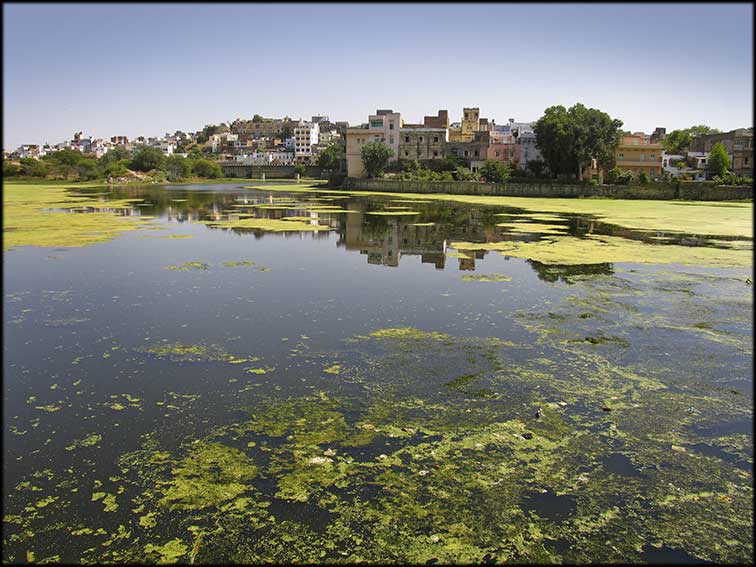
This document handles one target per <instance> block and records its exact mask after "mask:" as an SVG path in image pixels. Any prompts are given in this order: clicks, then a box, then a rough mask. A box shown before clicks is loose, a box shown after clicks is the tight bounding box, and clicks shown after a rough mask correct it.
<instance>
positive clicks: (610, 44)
mask: <svg viewBox="0 0 756 567" xmlns="http://www.w3.org/2000/svg"><path fill="white" fill-rule="evenodd" d="M3 12H4V14H3V16H4V17H3V32H4V33H3V48H4V49H3V63H4V65H3V72H4V76H3V79H4V80H3V99H4V105H3V147H4V148H5V149H12V148H15V147H16V146H18V145H19V144H21V143H43V142H50V143H57V142H60V141H62V140H64V139H70V138H71V136H72V135H73V133H74V132H75V131H79V130H82V131H83V132H84V134H85V135H86V134H92V135H95V136H97V137H110V136H112V135H116V134H123V135H127V136H130V137H134V136H137V135H145V136H154V135H162V134H164V133H165V132H173V131H175V130H184V131H194V130H198V129H200V128H202V127H203V126H204V125H205V124H211V123H219V122H224V121H228V120H233V119H235V118H251V117H252V116H253V115H254V114H255V113H257V114H262V115H263V116H266V117H268V116H270V117H281V116H284V115H289V116H291V117H293V118H300V117H302V118H309V117H310V116H312V115H314V114H327V115H329V116H330V117H331V119H332V120H348V121H349V122H350V123H359V122H363V121H365V120H366V119H367V115H368V114H369V113H372V112H374V111H375V109H376V108H393V109H394V110H396V111H400V112H402V116H403V117H404V119H405V121H408V122H417V121H420V120H422V117H423V116H424V115H425V114H435V112H436V111H437V110H438V109H439V108H445V109H448V110H449V113H450V118H451V120H452V121H458V120H459V119H460V114H461V112H462V107H463V106H479V107H480V109H481V115H482V116H484V117H489V118H493V119H495V120H496V121H497V122H498V123H503V122H505V121H506V120H507V119H508V118H514V119H515V120H517V121H530V120H536V119H537V118H539V117H540V116H541V115H542V113H543V110H544V109H545V108H546V107H548V106H551V105H555V104H563V105H565V106H570V105H572V104H574V103H575V102H583V103H584V104H585V105H587V106H590V107H596V108H600V109H601V110H604V111H606V112H608V113H609V114H610V115H611V116H612V117H617V118H619V119H621V120H622V121H623V122H624V123H625V128H626V129H629V130H633V131H636V130H644V131H646V132H651V131H652V130H653V129H654V128H655V127H656V126H664V127H666V128H667V131H670V130H672V129H675V128H683V127H687V126H690V125H692V124H700V123H704V124H708V125H710V126H713V127H717V128H720V129H722V130H729V129H733V128H738V127H745V126H751V125H752V124H753V113H752V107H753V68H752V67H753V51H752V44H753V6H752V5H751V4H745V3H744V4H710V5H707V4H667V5H664V4H641V5H638V4H626V5H623V4H606V5H596V4H551V5H550V4H498V5H497V4H477V5H476V4H439V5H432V4H415V5H400V4H353V5H350V4H346V5H344V4H320V5H312V4H309V5H308V4H285V5H273V4H249V5H244V4H225V5H223V4H212V5H211V4H186V5H180V4H162V5H160V4H158V5H154V4H153V5H150V4H102V5H96V4H95V5H93V4H68V5H60V4H58V5H53V4H49V5H45V4H32V5H28V4H27V5H23V4H15V5H14V4H7V3H6V4H4V5H3Z"/></svg>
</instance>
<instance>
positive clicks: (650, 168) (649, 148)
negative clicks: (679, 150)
mask: <svg viewBox="0 0 756 567" xmlns="http://www.w3.org/2000/svg"><path fill="white" fill-rule="evenodd" d="M663 151H664V147H663V146H662V145H661V144H651V143H646V142H645V135H643V133H642V132H639V133H635V134H633V135H632V136H622V139H621V141H620V143H619V145H618V146H617V149H616V150H615V151H614V158H615V161H616V165H617V167H618V168H620V169H623V170H625V171H632V172H633V173H637V174H640V173H646V174H648V175H649V176H650V177H651V178H659V177H661V175H662V153H663Z"/></svg>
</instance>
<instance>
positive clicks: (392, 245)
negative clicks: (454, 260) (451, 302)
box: [338, 201, 484, 270]
mask: <svg viewBox="0 0 756 567" xmlns="http://www.w3.org/2000/svg"><path fill="white" fill-rule="evenodd" d="M349 208H350V209H351V210H355V211H359V212H357V213H351V214H348V215H346V217H347V219H346V223H345V225H346V230H345V233H344V234H343V235H341V239H340V240H339V242H338V245H339V246H345V247H346V249H347V250H359V252H360V253H361V254H365V255H366V256H367V261H368V263H369V264H380V265H383V266H398V265H399V260H400V259H401V257H402V256H403V255H412V256H420V262H421V263H422V264H433V266H435V268H436V269H438V270H443V269H444V268H445V266H446V243H447V241H449V240H467V239H469V238H472V237H474V238H480V237H481V236H482V235H483V234H484V232H483V229H482V226H481V224H482V223H481V218H480V211H479V210H477V209H470V208H460V209H453V208H446V209H443V210H439V211H433V213H432V214H431V217H432V218H438V219H439V220H440V217H443V218H444V220H446V221H447V222H446V223H443V224H442V223H441V222H438V221H437V222H436V224H433V225H430V226H416V225H415V224H414V223H415V222H417V217H409V219H410V220H407V218H406V217H391V216H387V217H370V216H368V215H366V214H365V213H366V212H367V206H366V204H365V203H364V202H358V201H355V202H352V203H350V204H349ZM481 257H482V256H481ZM471 260H472V264H471V265H472V268H467V267H464V268H463V267H460V269H475V260H474V259H471ZM462 265H463V264H462V263H460V266H462ZM466 265H470V264H469V263H468V264H466Z"/></svg>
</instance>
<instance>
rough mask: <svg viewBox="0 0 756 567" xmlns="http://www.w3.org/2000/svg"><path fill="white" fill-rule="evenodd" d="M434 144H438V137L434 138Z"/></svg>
mask: <svg viewBox="0 0 756 567" xmlns="http://www.w3.org/2000/svg"><path fill="white" fill-rule="evenodd" d="M433 143H434V144H438V136H433Z"/></svg>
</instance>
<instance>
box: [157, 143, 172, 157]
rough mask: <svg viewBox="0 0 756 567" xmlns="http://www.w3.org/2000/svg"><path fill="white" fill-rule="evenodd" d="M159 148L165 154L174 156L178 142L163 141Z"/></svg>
mask: <svg viewBox="0 0 756 567" xmlns="http://www.w3.org/2000/svg"><path fill="white" fill-rule="evenodd" d="M158 148H160V151H161V152H163V155H166V156H172V155H173V152H174V151H175V150H176V144H174V143H172V142H162V143H161V144H159V145H158Z"/></svg>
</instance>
